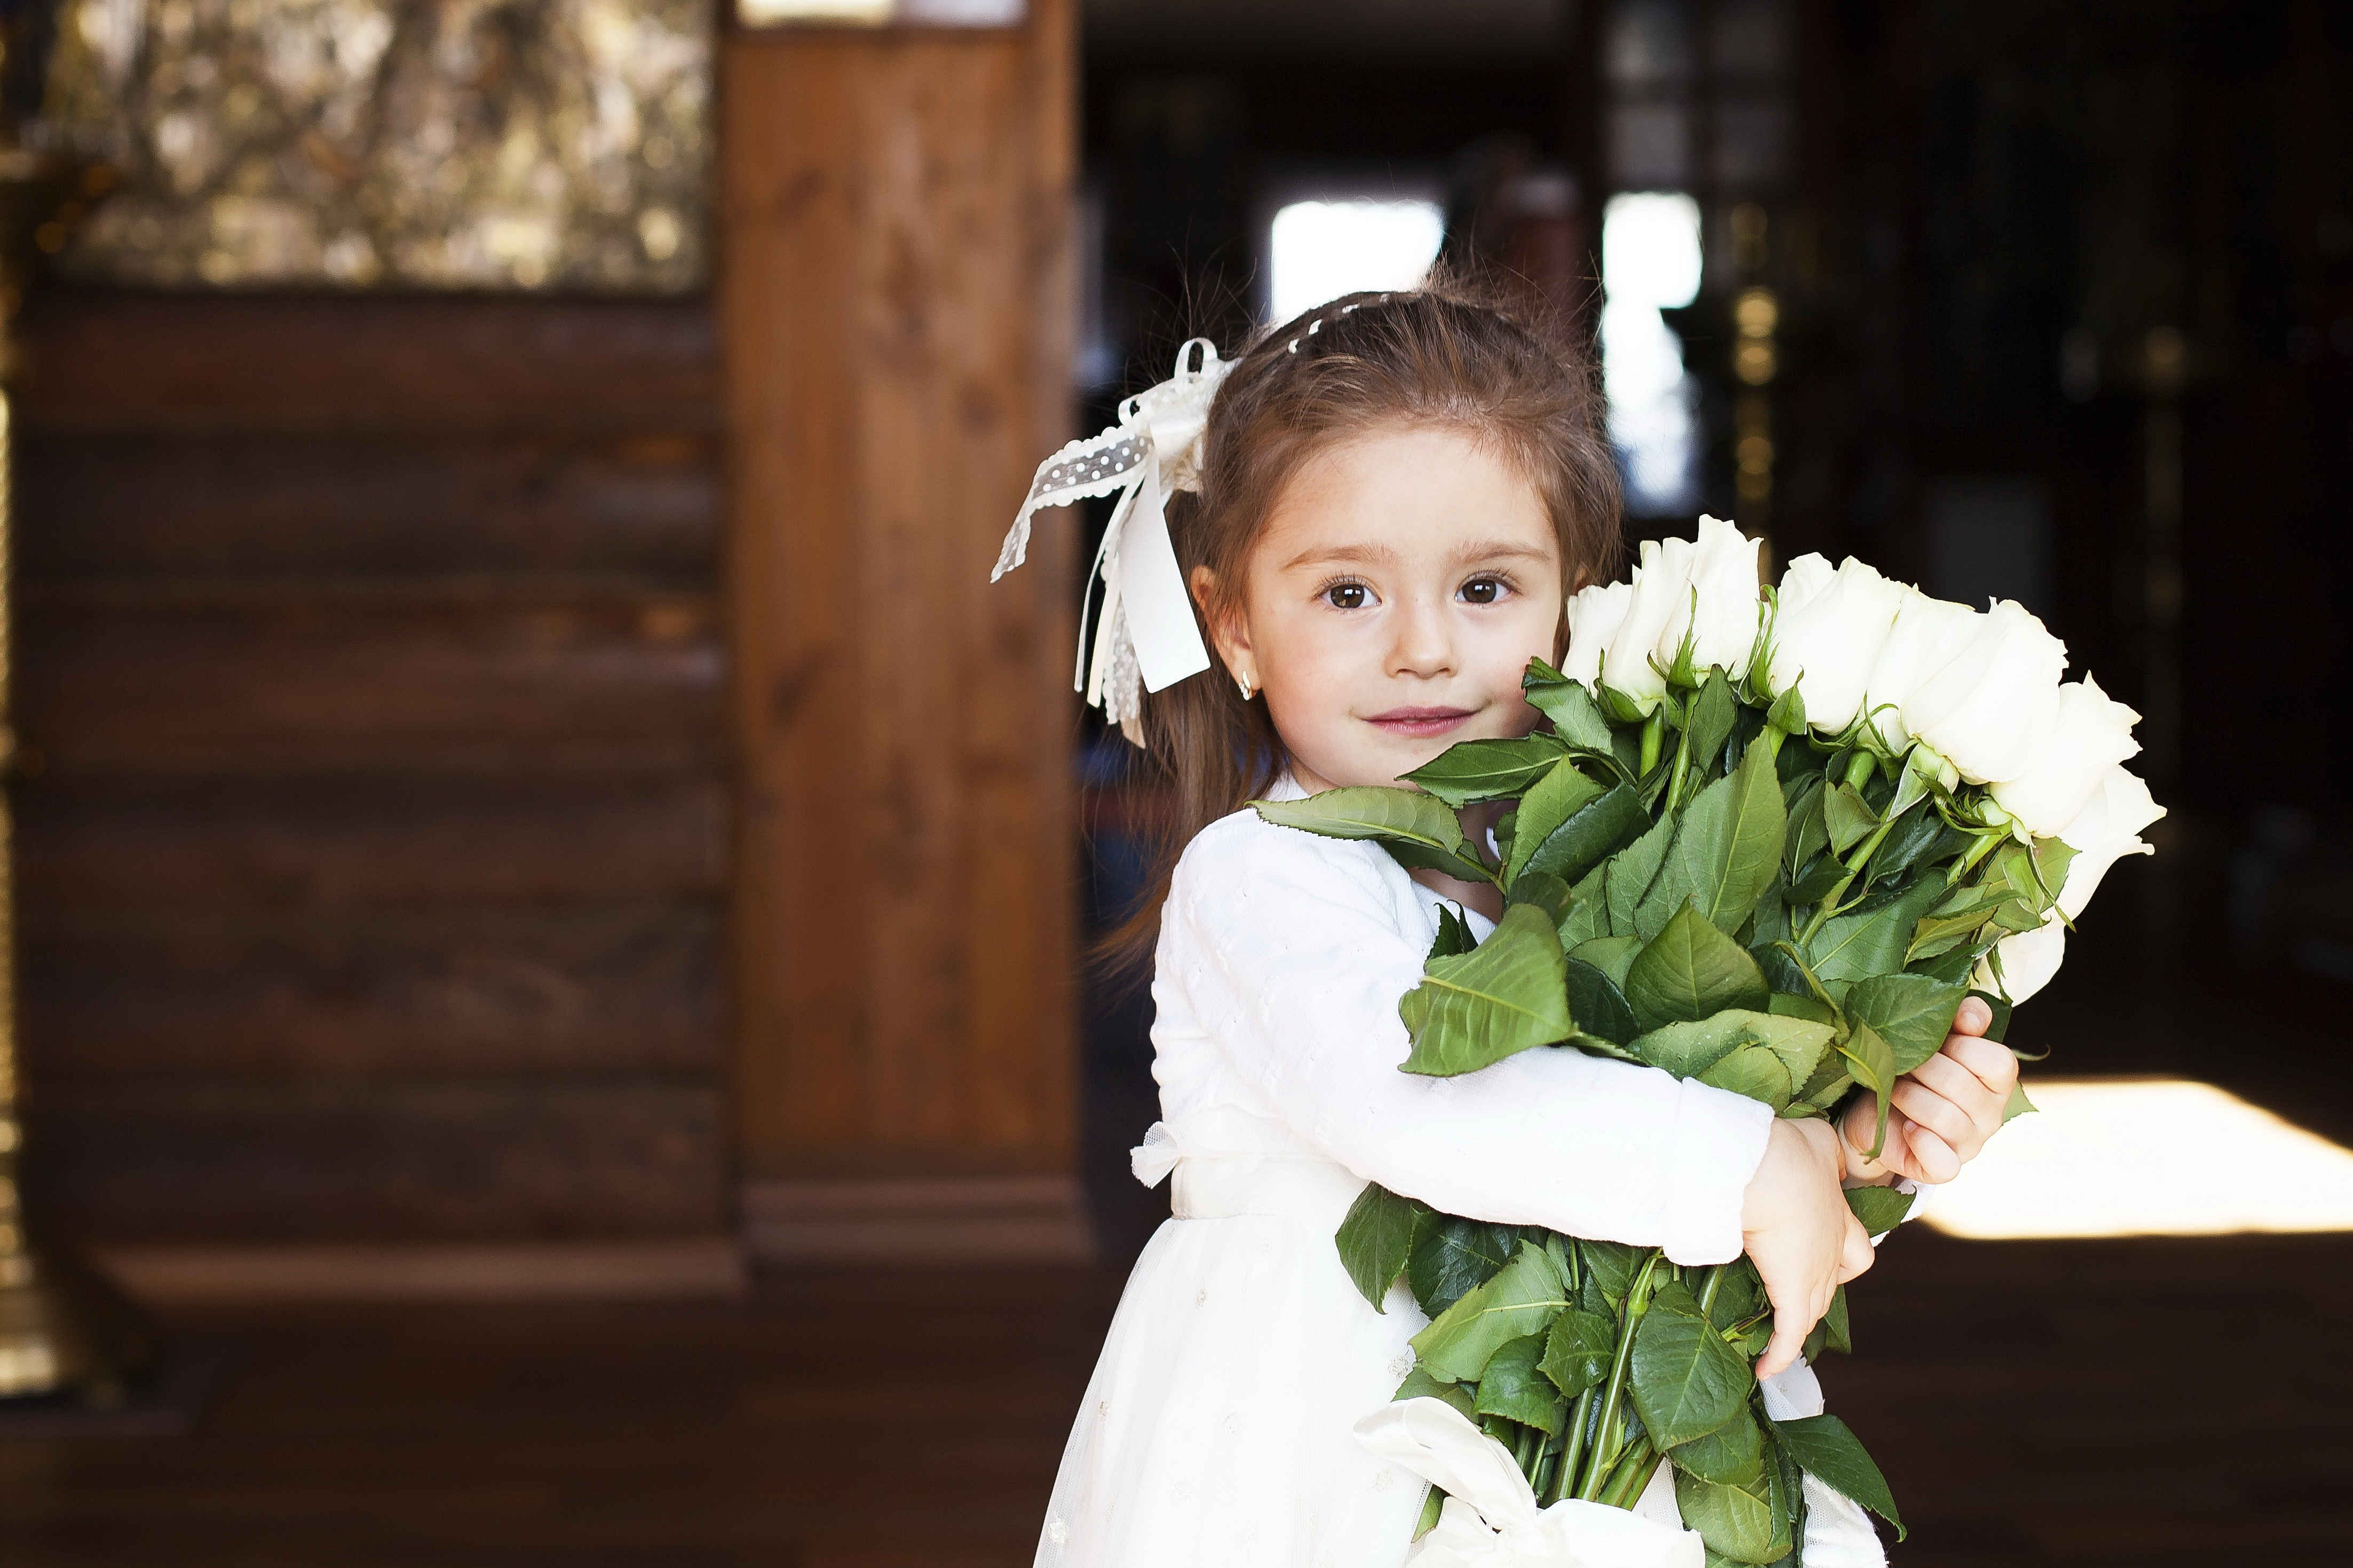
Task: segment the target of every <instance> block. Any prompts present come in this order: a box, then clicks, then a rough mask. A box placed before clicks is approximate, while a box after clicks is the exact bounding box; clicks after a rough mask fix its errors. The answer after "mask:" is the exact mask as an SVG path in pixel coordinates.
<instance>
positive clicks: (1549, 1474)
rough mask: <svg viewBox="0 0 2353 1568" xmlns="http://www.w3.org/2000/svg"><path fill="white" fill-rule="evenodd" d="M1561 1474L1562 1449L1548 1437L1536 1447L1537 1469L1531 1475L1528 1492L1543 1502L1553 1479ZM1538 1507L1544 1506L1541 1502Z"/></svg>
mask: <svg viewBox="0 0 2353 1568" xmlns="http://www.w3.org/2000/svg"><path fill="white" fill-rule="evenodd" d="M1562 1436H1563V1438H1564V1439H1565V1438H1566V1436H1567V1434H1566V1433H1563V1434H1562ZM1559 1473H1560V1447H1559V1445H1558V1442H1556V1440H1555V1439H1554V1438H1551V1437H1546V1439H1545V1440H1544V1441H1543V1443H1541V1444H1539V1445H1538V1446H1537V1447H1536V1468H1535V1469H1534V1470H1533V1471H1531V1472H1530V1473H1529V1476H1528V1490H1529V1491H1531V1492H1533V1493H1535V1496H1536V1497H1537V1498H1538V1499H1539V1501H1538V1502H1537V1504H1536V1506H1537V1507H1539V1508H1542V1507H1543V1506H1544V1504H1543V1502H1542V1501H1541V1499H1542V1498H1543V1497H1544V1495H1545V1491H1546V1489H1547V1488H1548V1487H1550V1486H1551V1485H1552V1484H1553V1478H1554V1477H1556V1476H1557V1475H1558V1474H1559Z"/></svg>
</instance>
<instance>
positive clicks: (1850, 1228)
mask: <svg viewBox="0 0 2353 1568" xmlns="http://www.w3.org/2000/svg"><path fill="white" fill-rule="evenodd" d="M1878 1260H1879V1253H1878V1250H1877V1249H1876V1248H1874V1247H1873V1246H1872V1245H1871V1233H1870V1232H1869V1231H1867V1230H1865V1229H1863V1228H1862V1221H1861V1220H1858V1219H1854V1218H1852V1217H1851V1216H1850V1217H1849V1219H1848V1221H1847V1227H1846V1235H1845V1237H1843V1238H1842V1241H1841V1248H1840V1253H1839V1276H1838V1277H1839V1283H1840V1284H1841V1285H1843V1284H1845V1283H1846V1282H1847V1281H1848V1280H1850V1279H1854V1278H1855V1277H1856V1276H1857V1275H1860V1274H1863V1273H1867V1272H1869V1270H1870V1268H1871V1266H1872V1265H1873V1263H1875V1262H1877V1261H1878ZM1822 1310H1824V1311H1828V1310H1830V1307H1829V1305H1828V1303H1825V1304H1824V1305H1823V1308H1822Z"/></svg>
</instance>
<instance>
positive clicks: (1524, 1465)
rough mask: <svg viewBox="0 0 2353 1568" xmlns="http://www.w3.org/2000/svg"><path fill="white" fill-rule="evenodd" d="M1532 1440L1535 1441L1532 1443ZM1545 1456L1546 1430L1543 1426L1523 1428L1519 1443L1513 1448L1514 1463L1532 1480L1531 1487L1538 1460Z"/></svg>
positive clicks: (1521, 1472)
mask: <svg viewBox="0 0 2353 1568" xmlns="http://www.w3.org/2000/svg"><path fill="white" fill-rule="evenodd" d="M1531 1439H1533V1441H1531ZM1543 1455H1544V1428H1543V1427H1541V1426H1523V1427H1521V1428H1520V1437H1519V1441H1518V1442H1516V1443H1514V1445H1513V1446H1512V1463H1514V1464H1515V1465H1517V1466H1519V1467H1520V1474H1522V1475H1524V1476H1526V1477H1529V1478H1530V1484H1531V1485H1533V1484H1534V1478H1535V1468H1536V1460H1537V1459H1539V1458H1542V1457H1543Z"/></svg>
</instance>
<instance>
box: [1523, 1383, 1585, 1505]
mask: <svg viewBox="0 0 2353 1568" xmlns="http://www.w3.org/2000/svg"><path fill="white" fill-rule="evenodd" d="M1593 1392H1594V1391H1593V1385H1592V1384H1587V1385H1586V1388H1585V1392H1584V1393H1582V1394H1578V1395H1577V1409H1576V1410H1575V1412H1574V1413H1572V1414H1571V1415H1570V1416H1569V1418H1568V1431H1567V1433H1566V1434H1565V1435H1564V1436H1563V1437H1562V1440H1561V1450H1560V1468H1558V1469H1556V1470H1555V1471H1554V1472H1553V1474H1552V1482H1551V1484H1550V1485H1548V1486H1546V1488H1545V1489H1544V1490H1543V1491H1541V1492H1539V1493H1537V1494H1536V1497H1537V1503H1538V1506H1540V1507H1544V1508H1550V1507H1551V1506H1552V1505H1553V1504H1555V1503H1556V1502H1558V1501H1559V1500H1561V1499H1562V1497H1564V1496H1565V1495H1567V1491H1568V1483H1569V1482H1571V1481H1573V1480H1575V1479H1577V1465H1578V1463H1579V1462H1580V1461H1582V1460H1583V1459H1584V1458H1585V1450H1586V1443H1587V1440H1588V1438H1589V1437H1591V1436H1592V1435H1593V1433H1592V1428H1593V1417H1594V1408H1593Z"/></svg>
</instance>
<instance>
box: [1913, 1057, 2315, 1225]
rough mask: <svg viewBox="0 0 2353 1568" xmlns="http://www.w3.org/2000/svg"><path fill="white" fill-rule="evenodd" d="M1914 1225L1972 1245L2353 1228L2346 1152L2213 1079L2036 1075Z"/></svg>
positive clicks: (1929, 1198)
mask: <svg viewBox="0 0 2353 1568" xmlns="http://www.w3.org/2000/svg"><path fill="white" fill-rule="evenodd" d="M2026 1092H2027V1095H2028V1097H2029V1098H2030V1099H2031V1100H2033V1101H2034V1103H2035V1105H2036V1106H2037V1108H2038V1109H2039V1111H2040V1114H2038V1115H2033V1116H2021V1117H2020V1118H2018V1119H2017V1120H2016V1121H2012V1122H2011V1123H2010V1125H2009V1126H2007V1127H2005V1128H2003V1129H2002V1130H2001V1131H2000V1133H1998V1134H1997V1135H1996V1136H1995V1137H1994V1139H1993V1141H1992V1142H1989V1143H1988V1144H1987V1145H1986V1148H1985V1152H1983V1153H1982V1154H1980V1155H1978V1157H1977V1159H1976V1160H1975V1161H1973V1162H1971V1163H1970V1164H1969V1165H1968V1167H1967V1168H1966V1169H1964V1170H1963V1171H1962V1173H1961V1174H1960V1177H1959V1179H1958V1180H1957V1181H1955V1182H1953V1183H1952V1184H1950V1185H1948V1186H1944V1187H1939V1188H1937V1189H1936V1191H1934V1192H1933V1193H1931V1194H1929V1196H1928V1199H1927V1202H1926V1205H1925V1206H1924V1207H1923V1208H1922V1210H1921V1218H1922V1220H1923V1221H1924V1222H1926V1224H1928V1225H1931V1226H1935V1227H1936V1229H1938V1230H1942V1231H1947V1232H1949V1233H1950V1234H1952V1235H1954V1236H1964V1237H1973V1238H1977V1239H1980V1240H1998V1239H2011V1238H2041V1237H2076V1236H2227V1235H2232V1234H2234V1233H2240V1232H2248V1231H2331V1230H2353V1150H2348V1149H2344V1148H2341V1147H2339V1146H2338V1145H2337V1144H2335V1143H2331V1142H2328V1140H2327V1139H2326V1138H2322V1137H2319V1136H2317V1135H2316V1134H2314V1133H2310V1132H2307V1131H2304V1129H2302V1128H2300V1127H2296V1126H2294V1125H2292V1124H2291V1123H2289V1122H2286V1121H2282V1120H2281V1119H2280V1118H2278V1117H2276V1116H2274V1115H2273V1114H2272V1113H2271V1112H2270V1111H2268V1110H2263V1109H2262V1108H2261V1107H2259V1106H2254V1105H2250V1104H2248V1103H2247V1102H2246V1101H2245V1100H2241V1099H2239V1098H2238V1097H2237V1096H2236V1095H2233V1094H2230V1093H2227V1092H2225V1091H2224V1090H2222V1089H2216V1088H2215V1087H2214V1086H2213V1085H2211V1084H2205V1083H2196V1082H2193V1081H2191V1080H2189V1079H2032V1080H2031V1081H2029V1083H2028V1084H2027V1086H2026Z"/></svg>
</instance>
